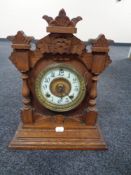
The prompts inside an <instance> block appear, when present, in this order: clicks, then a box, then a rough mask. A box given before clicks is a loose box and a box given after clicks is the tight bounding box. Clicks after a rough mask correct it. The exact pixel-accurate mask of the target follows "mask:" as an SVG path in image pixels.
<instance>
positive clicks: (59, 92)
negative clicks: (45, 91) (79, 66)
mask: <svg viewBox="0 0 131 175" xmlns="http://www.w3.org/2000/svg"><path fill="white" fill-rule="evenodd" d="M50 90H51V92H52V94H54V95H55V96H58V97H64V96H66V95H68V94H69V93H70V90H71V84H70V82H69V81H68V80H67V79H65V78H56V79H54V80H53V81H52V82H51V84H50Z"/></svg>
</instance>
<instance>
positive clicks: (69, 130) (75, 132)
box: [8, 9, 111, 149]
mask: <svg viewBox="0 0 131 175" xmlns="http://www.w3.org/2000/svg"><path fill="white" fill-rule="evenodd" d="M43 19H45V20H46V21H47V23H48V26H47V32H49V34H48V35H47V36H45V37H43V38H41V39H40V40H38V41H36V42H35V45H36V49H35V50H31V41H32V39H33V37H28V36H26V35H25V34H24V32H22V31H18V33H17V34H16V35H15V36H10V37H8V38H9V39H10V40H11V41H12V48H13V52H12V53H11V56H10V60H11V61H12V63H13V64H14V65H15V66H16V68H17V69H18V70H19V71H20V72H21V75H22V81H23V85H22V96H23V109H22V110H21V120H22V125H20V127H19V129H18V132H17V133H16V136H15V138H14V140H13V141H12V143H11V144H10V146H11V147H14V148H20V149H24V148H25V149H28V148H29V149H30V148H31V149H51V148H54V149H59V148H60V149H64V148H67V149H71V148H75V149H84V148H85V149H102V148H106V145H105V143H104V141H103V139H102V138H101V134H100V131H99V128H98V126H97V115H98V112H97V109H96V97H97V81H98V76H99V75H100V74H101V73H102V72H103V71H104V70H105V68H106V67H107V66H108V65H109V64H110V63H111V60H110V57H109V55H108V52H109V44H108V40H107V39H106V38H105V36H104V35H103V34H102V35H100V36H99V37H98V38H97V39H96V40H93V42H92V46H91V52H88V50H86V45H85V43H84V42H83V41H81V40H80V39H79V38H77V37H76V36H74V35H73V33H76V31H77V29H76V24H77V23H78V22H79V21H80V20H81V19H82V18H81V17H79V16H78V17H76V18H73V19H70V18H69V17H68V16H67V15H66V12H65V10H64V9H62V10H60V12H59V14H58V16H56V17H55V18H52V17H49V16H47V15H45V16H43ZM59 63H62V64H66V65H68V66H71V67H72V68H74V69H76V71H78V72H79V74H80V75H81V76H82V77H84V82H85V84H86V93H85V96H84V99H83V101H82V102H81V104H80V105H78V106H77V107H76V108H75V109H72V110H69V111H66V112H53V111H51V110H49V109H47V108H46V107H45V106H44V105H42V104H40V103H39V101H38V99H37V96H36V91H35V82H36V79H37V77H38V75H39V73H40V72H41V71H43V70H45V69H46V68H47V67H48V66H50V65H55V64H59ZM61 126H62V127H64V129H65V130H64V132H63V133H56V131H55V128H56V127H61Z"/></svg>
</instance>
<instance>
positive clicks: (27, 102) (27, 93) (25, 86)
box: [22, 72, 31, 110]
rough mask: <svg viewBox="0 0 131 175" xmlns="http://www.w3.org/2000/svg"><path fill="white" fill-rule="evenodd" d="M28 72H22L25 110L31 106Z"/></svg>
mask: <svg viewBox="0 0 131 175" xmlns="http://www.w3.org/2000/svg"><path fill="white" fill-rule="evenodd" d="M28 77H29V76H28V73H27V72H22V80H23V86H22V96H23V104H24V106H23V110H27V109H30V108H31V104H30V103H31V99H30V89H29V86H28V82H27V81H28Z"/></svg>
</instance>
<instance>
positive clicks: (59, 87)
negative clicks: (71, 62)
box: [36, 65, 85, 112]
mask: <svg viewBox="0 0 131 175" xmlns="http://www.w3.org/2000/svg"><path fill="white" fill-rule="evenodd" d="M38 80H40V81H39V83H36V84H37V87H39V91H37V92H38V93H37V94H38V95H37V96H38V99H40V102H42V104H43V105H44V106H45V107H47V108H49V109H51V110H54V111H58V112H61V111H67V110H70V109H73V108H74V107H76V106H77V105H79V103H80V102H81V100H82V99H83V98H84V95H85V84H84V80H83V78H82V77H81V76H80V75H79V74H78V72H76V71H74V70H73V69H71V68H70V67H68V66H62V65H59V66H58V65H57V66H53V67H52V68H48V69H47V70H46V71H44V72H43V73H41V74H40V78H38ZM36 82H37V81H36ZM36 89H37V88H36ZM40 96H41V97H40ZM39 97H40V98H39Z"/></svg>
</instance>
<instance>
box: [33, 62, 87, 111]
mask: <svg viewBox="0 0 131 175" xmlns="http://www.w3.org/2000/svg"><path fill="white" fill-rule="evenodd" d="M52 68H66V69H69V70H70V71H71V72H73V73H75V74H76V75H77V77H78V79H79V82H80V89H81V90H80V92H79V94H78V96H77V98H76V99H75V100H74V101H72V102H71V103H69V104H66V105H57V104H53V103H50V102H48V101H47V99H46V98H45V97H44V96H43V94H42V92H41V80H42V78H43V76H44V75H45V74H46V73H47V72H48V71H50V70H51V69H52ZM35 93H36V97H37V99H38V101H39V102H40V103H41V104H42V105H43V106H44V107H46V108H47V109H50V110H52V111H56V112H66V111H69V110H72V109H74V108H75V107H77V106H78V105H79V104H80V103H81V102H82V100H83V99H84V97H85V93H86V85H85V80H84V78H83V77H82V76H81V75H80V73H78V71H76V69H74V68H73V67H71V66H70V65H67V64H62V63H59V64H53V65H50V66H48V67H46V68H45V69H44V70H43V71H41V72H40V73H39V74H38V76H37V78H36V81H35Z"/></svg>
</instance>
